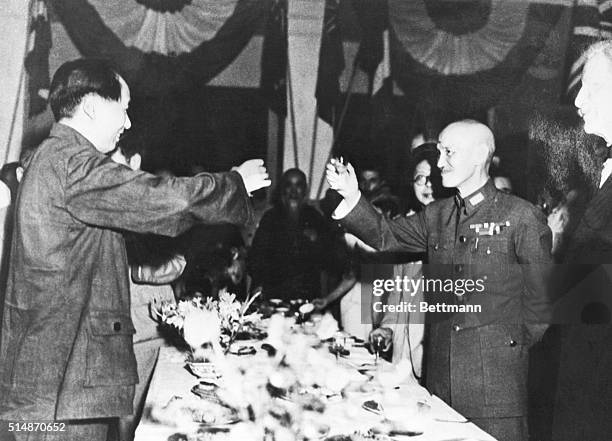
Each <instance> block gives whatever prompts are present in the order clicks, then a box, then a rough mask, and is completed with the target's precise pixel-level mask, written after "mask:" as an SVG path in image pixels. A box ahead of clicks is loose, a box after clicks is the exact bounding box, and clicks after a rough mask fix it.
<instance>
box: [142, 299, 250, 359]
mask: <svg viewBox="0 0 612 441" xmlns="http://www.w3.org/2000/svg"><path fill="white" fill-rule="evenodd" d="M259 294H260V293H259V292H257V293H255V294H254V295H252V296H249V297H248V298H247V299H246V301H245V302H239V301H238V300H236V295H235V294H230V293H228V292H227V291H226V290H225V289H224V290H221V291H220V292H219V300H213V299H212V298H211V297H207V298H206V299H205V300H203V299H202V298H201V297H195V298H193V299H189V300H181V301H179V302H178V303H172V302H167V301H164V302H161V303H154V304H152V305H151V310H152V313H153V315H155V316H157V317H158V319H159V321H160V322H161V323H163V324H165V325H168V326H170V327H172V328H174V329H175V330H177V331H178V332H179V333H180V334H181V335H182V337H183V339H184V340H185V342H186V343H187V344H188V345H189V346H190V347H191V349H192V351H193V357H192V358H193V359H194V360H197V359H201V358H203V354H204V352H203V350H204V349H206V348H205V347H206V346H207V345H208V346H210V347H211V348H212V350H213V352H219V348H220V345H221V346H223V347H225V352H227V351H228V350H229V348H230V346H231V344H232V343H233V341H234V340H235V338H236V336H237V334H238V333H239V332H240V331H241V330H242V329H243V327H244V326H245V325H247V324H254V323H256V322H258V321H259V320H260V318H261V316H260V314H258V313H257V312H252V313H250V314H247V312H248V310H249V308H250V307H251V305H252V304H253V301H254V300H255V299H256V298H257V297H258V296H259Z"/></svg>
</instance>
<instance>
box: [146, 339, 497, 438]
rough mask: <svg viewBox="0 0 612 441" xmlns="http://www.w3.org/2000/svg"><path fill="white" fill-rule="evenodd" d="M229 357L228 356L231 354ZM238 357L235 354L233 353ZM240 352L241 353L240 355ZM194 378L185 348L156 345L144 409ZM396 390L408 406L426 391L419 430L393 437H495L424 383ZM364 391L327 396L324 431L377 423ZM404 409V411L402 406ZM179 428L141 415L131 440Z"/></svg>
mask: <svg viewBox="0 0 612 441" xmlns="http://www.w3.org/2000/svg"><path fill="white" fill-rule="evenodd" d="M253 344H254V345H255V346H256V348H257V354H256V355H253V356H251V357H253V363H257V362H258V360H260V361H261V360H262V359H263V358H264V357H266V356H267V355H266V353H265V351H263V350H262V349H261V342H259V343H253ZM369 356H370V354H368V353H367V351H366V350H365V349H363V348H353V349H352V351H351V356H349V357H348V358H347V359H346V360H342V361H343V362H345V363H347V366H351V365H355V364H356V361H359V360H363V359H366V358H367V357H369ZM230 357H232V356H231V355H230ZM235 357H237V356H235ZM242 357H244V356H242ZM198 382H199V380H198V378H196V377H195V376H193V375H192V374H191V373H190V372H189V371H188V369H187V368H186V367H185V353H184V352H181V351H179V350H178V349H176V348H174V347H164V348H162V349H161V351H160V355H159V359H158V362H157V365H156V367H155V371H154V373H153V378H152V380H151V384H150V387H149V391H148V394H147V397H146V402H145V409H147V408H148V409H150V408H153V407H155V406H158V407H159V406H164V405H165V404H166V403H168V401H169V400H170V399H171V398H172V397H174V396H181V397H188V396H190V395H191V392H190V390H191V388H192V387H193V386H194V385H196V384H197V383H198ZM394 389H395V392H396V393H398V394H400V397H402V400H403V399H404V397H405V402H406V405H407V408H409V407H410V406H413V407H412V409H413V408H414V404H415V402H414V400H415V398H414V397H427V403H428V405H429V406H430V408H429V409H428V412H427V416H426V417H421V416H419V415H413V416H412V418H413V419H415V418H418V420H419V421H417V422H416V423H417V426H418V428H419V431H422V432H423V433H422V434H421V435H417V436H410V437H405V436H403V437H401V438H400V437H397V438H395V437H394V438H392V439H394V440H396V439H397V440H400V439H401V440H408V439H410V440H415V441H491V440H493V441H495V438H493V437H492V436H491V435H489V434H487V433H485V432H484V431H483V430H481V429H480V428H478V427H477V426H476V425H474V424H473V423H471V422H469V421H467V420H466V419H465V418H464V417H463V416H461V415H460V414H459V413H458V412H456V411H455V410H453V409H452V408H451V407H450V406H448V405H447V404H446V403H444V402H443V401H442V400H441V399H439V398H438V397H436V396H433V395H430V394H429V393H428V392H427V391H426V390H425V389H424V388H423V387H421V386H420V385H418V384H416V383H414V382H411V383H410V384H402V385H398V386H396V387H395V388H394ZM366 399H368V398H367V396H365V395H348V396H344V397H343V398H341V399H339V400H336V401H334V402H330V403H328V404H327V405H326V408H325V411H324V412H323V413H322V414H320V421H321V423H323V424H326V425H328V426H329V428H330V430H329V433H328V434H327V436H332V435H339V434H344V435H350V434H352V433H354V432H355V431H367V430H368V429H369V428H371V427H373V426H376V425H377V424H378V425H380V423H381V421H383V417H382V416H381V415H378V414H376V413H372V412H370V411H368V410H366V409H364V408H363V407H362V404H363V402H364V400H366ZM407 412H408V411H407ZM177 433H180V430H177V428H176V427H170V426H166V425H162V424H158V423H156V422H153V421H151V419H150V418H148V416H147V412H146V411H145V415H144V416H143V419H142V420H141V422H140V424H139V425H138V427H137V429H136V435H135V440H136V441H162V440H163V441H166V440H169V439H170V440H173V439H177V438H176V434H177Z"/></svg>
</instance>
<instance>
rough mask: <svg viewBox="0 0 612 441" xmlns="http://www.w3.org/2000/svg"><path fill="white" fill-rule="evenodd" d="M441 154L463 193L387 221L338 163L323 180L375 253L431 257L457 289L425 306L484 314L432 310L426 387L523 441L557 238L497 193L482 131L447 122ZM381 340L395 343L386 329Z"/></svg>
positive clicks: (348, 223) (536, 215)
mask: <svg viewBox="0 0 612 441" xmlns="http://www.w3.org/2000/svg"><path fill="white" fill-rule="evenodd" d="M438 150H439V151H440V158H439V160H438V167H439V168H440V170H441V172H442V183H443V185H444V186H445V187H449V188H452V187H455V188H456V189H457V195H456V196H455V197H454V198H448V199H442V200H438V201H435V202H432V203H431V204H429V205H428V206H427V207H425V209H424V210H423V211H422V212H421V213H419V214H417V215H415V216H411V217H401V218H399V219H397V220H394V221H391V220H386V219H385V218H384V217H383V216H381V215H380V214H379V213H378V212H377V211H376V210H374V209H373V208H372V206H371V205H370V204H368V203H367V202H366V201H365V199H364V198H363V197H361V194H360V192H359V189H358V187H357V179H356V177H355V173H354V170H353V167H352V166H351V165H350V164H349V165H348V166H346V167H345V166H344V165H342V164H339V163H338V162H336V161H334V160H332V162H331V163H330V164H328V166H327V172H326V173H327V180H328V182H329V184H330V186H331V188H333V189H335V190H337V191H338V192H339V193H340V194H341V195H342V196H343V197H344V200H343V201H342V202H341V203H340V205H339V206H338V208H337V209H336V211H335V213H334V217H335V218H336V219H340V220H341V223H342V224H343V225H344V226H345V227H346V228H347V229H348V231H349V232H351V233H353V234H355V235H357V236H358V237H359V238H360V239H362V240H363V241H364V242H366V243H367V244H368V245H370V246H373V247H374V248H376V249H378V250H385V251H399V250H401V251H409V252H415V253H422V252H427V257H428V264H429V265H427V266H426V267H425V269H424V273H425V277H426V279H429V280H442V281H443V282H445V283H446V280H449V279H450V280H452V281H453V282H454V283H453V285H454V287H455V289H454V290H453V291H452V292H436V293H432V292H431V291H426V292H425V293H424V298H425V300H427V301H428V302H429V305H433V304H435V303H436V302H439V303H446V304H447V305H451V304H452V305H457V306H459V307H461V306H466V305H470V306H472V305H473V306H476V305H480V306H481V312H477V310H475V311H476V312H469V308H466V309H468V312H457V313H454V314H449V313H438V312H436V313H429V312H428V316H427V319H426V323H427V324H428V326H427V331H426V332H427V334H428V335H427V338H426V347H425V352H426V365H425V377H426V386H427V388H428V389H429V391H430V392H431V393H433V394H435V395H437V396H439V397H440V398H442V399H443V400H444V401H446V402H447V403H448V404H450V405H451V406H452V407H453V408H455V409H456V410H457V411H459V412H461V413H462V414H463V415H464V416H466V417H467V418H469V419H471V420H472V421H473V422H474V423H476V424H477V425H478V426H480V427H481V428H483V429H484V430H485V431H487V432H489V433H490V434H491V435H493V436H494V437H496V438H497V439H498V440H500V441H506V440H507V441H520V440H527V438H528V430H527V369H528V350H529V347H530V346H531V345H532V344H534V343H535V342H536V341H538V340H539V339H540V337H541V335H542V334H543V332H544V330H545V327H546V325H544V324H543V323H547V321H548V317H549V306H550V305H549V300H548V296H547V292H546V280H545V277H546V274H547V270H548V269H549V265H550V263H551V256H550V249H551V240H552V238H551V233H550V230H549V228H548V227H547V225H546V219H545V217H544V216H543V214H542V213H541V212H540V211H539V210H538V209H537V208H536V207H535V206H533V205H532V204H530V203H529V202H527V201H524V200H522V199H520V198H518V197H516V196H513V195H509V194H506V193H503V192H501V191H499V190H497V189H496V188H495V185H494V184H493V182H492V180H491V179H490V177H489V174H488V170H489V165H490V162H491V158H492V156H493V153H494V151H495V142H494V139H493V134H492V133H491V131H490V130H489V128H488V127H486V126H485V125H484V124H481V123H479V122H477V121H473V120H463V121H458V122H455V123H452V124H450V125H449V126H447V127H446V128H445V129H444V130H443V131H442V132H441V134H440V137H439V143H438ZM459 280H472V281H474V287H475V286H476V281H477V280H480V281H481V282H480V283H482V284H483V285H484V290H483V291H482V292H478V291H477V290H476V289H474V290H473V292H472V293H469V292H465V293H463V294H462V295H459V294H460V293H461V291H460V290H459V289H458V286H459V285H458V284H456V282H457V281H459ZM466 286H467V285H466ZM442 291H443V290H442ZM466 291H467V290H466ZM379 332H380V335H382V336H383V338H384V339H385V340H386V342H390V341H391V337H392V336H391V335H390V334H389V332H388V330H384V329H383V330H381V331H379ZM374 335H376V334H375V333H374ZM449 430H452V429H451V428H449Z"/></svg>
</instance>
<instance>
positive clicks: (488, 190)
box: [455, 178, 497, 215]
mask: <svg viewBox="0 0 612 441" xmlns="http://www.w3.org/2000/svg"><path fill="white" fill-rule="evenodd" d="M496 193H497V188H495V184H493V180H492V179H491V178H489V179H488V180H487V182H486V183H485V184H484V185H483V186H482V187H480V188H479V189H478V190H476V191H475V192H473V193H470V194H469V195H467V196H466V197H464V198H462V197H461V196H459V192H457V194H456V195H455V205H456V206H457V209H460V208H463V211H464V214H466V215H470V214H472V213H473V212H474V210H476V209H477V208H478V206H480V205H481V204H482V203H483V202H484V201H486V200H488V199H492V198H493V197H494V196H495V194H496Z"/></svg>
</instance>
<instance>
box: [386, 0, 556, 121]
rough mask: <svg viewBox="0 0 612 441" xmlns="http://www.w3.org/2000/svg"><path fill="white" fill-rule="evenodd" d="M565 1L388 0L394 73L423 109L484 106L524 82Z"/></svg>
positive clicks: (461, 112)
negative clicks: (452, 0) (438, 0)
mask: <svg viewBox="0 0 612 441" xmlns="http://www.w3.org/2000/svg"><path fill="white" fill-rule="evenodd" d="M563 7H564V6H563V5H559V4H541V3H534V2H529V1H525V0H517V1H513V0H488V1H484V2H483V1H465V2H435V1H433V0H389V19H390V45H391V66H392V72H393V77H394V79H395V80H396V81H397V83H398V84H399V85H400V87H401V88H402V89H403V91H404V93H405V95H407V97H408V99H409V100H411V101H413V102H415V103H416V105H417V106H419V107H420V108H422V109H424V112H425V114H426V115H427V114H441V113H446V115H447V116H448V117H449V118H452V117H461V116H465V115H469V114H474V112H477V111H481V110H484V109H487V108H489V107H491V106H493V105H495V104H496V103H497V102H498V101H499V100H501V99H502V98H503V97H506V96H507V95H508V94H509V93H510V92H512V90H513V89H514V88H515V87H516V86H517V85H518V84H519V83H520V80H521V78H522V77H523V74H524V73H525V71H526V70H527V69H528V68H529V66H530V65H531V64H532V62H533V60H534V58H535V57H536V56H537V55H538V53H539V51H540V50H541V49H542V47H543V46H544V43H545V42H546V39H547V38H548V35H549V32H550V30H551V28H552V27H553V25H554V24H555V23H556V21H557V20H558V18H559V15H560V12H561V8H563ZM451 114H452V115H451Z"/></svg>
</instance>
